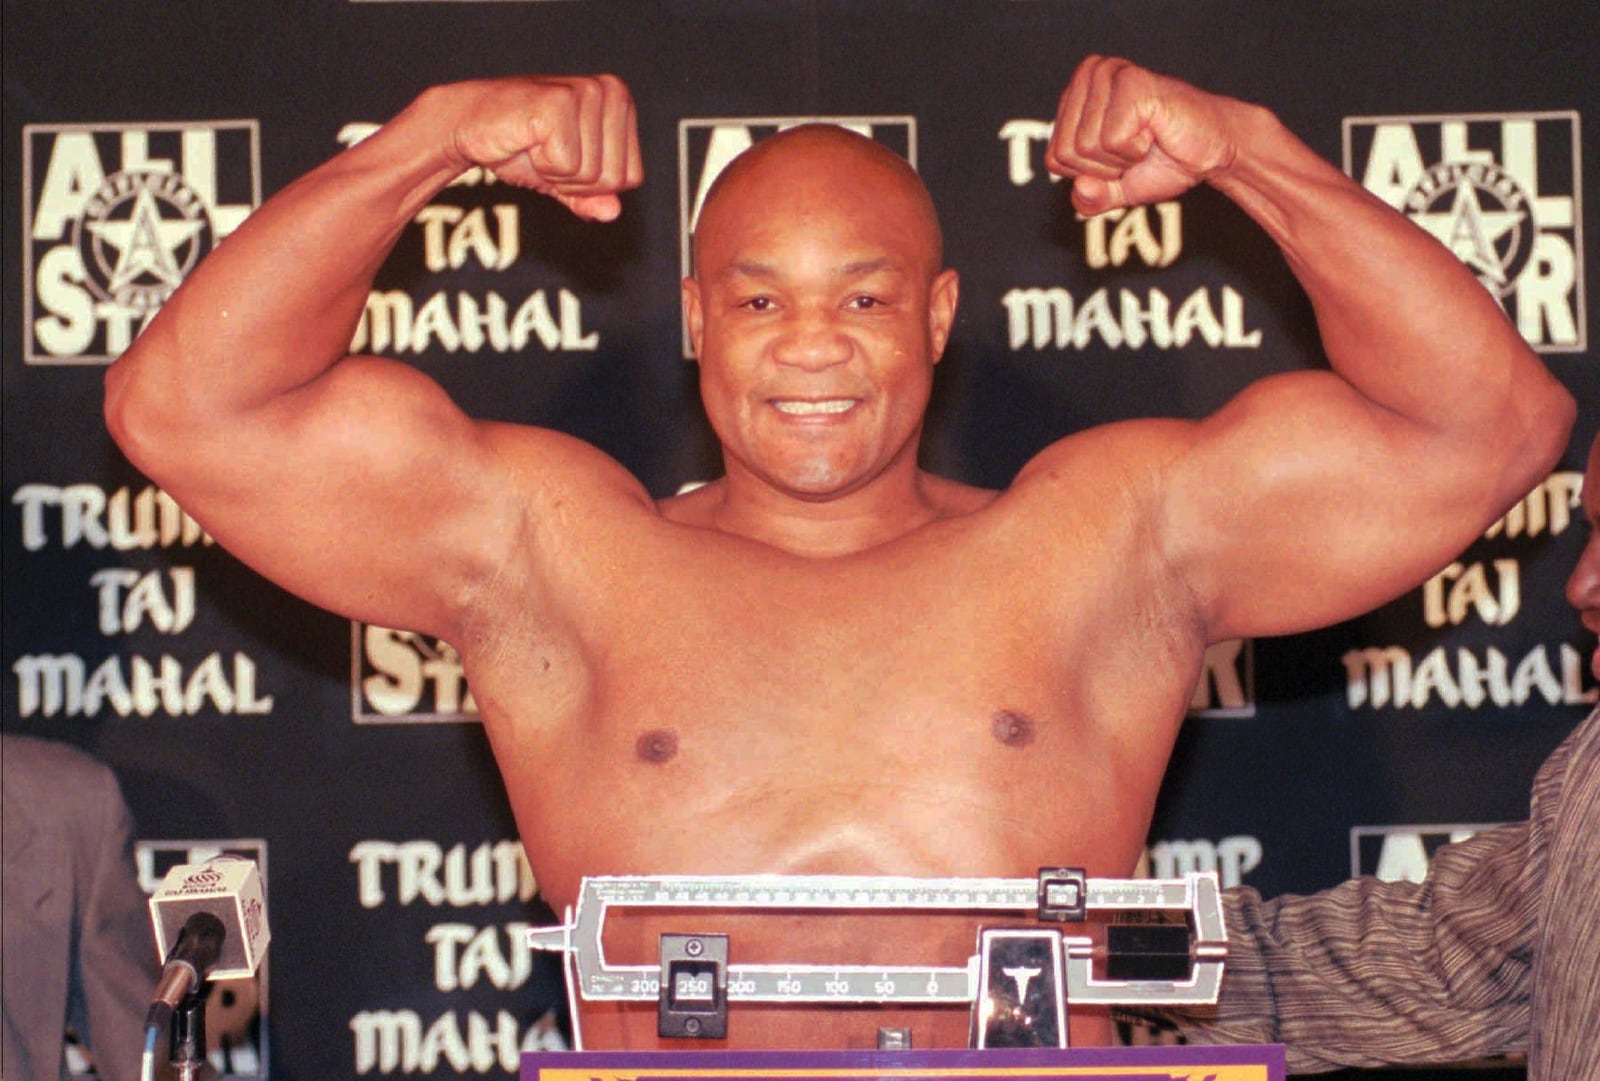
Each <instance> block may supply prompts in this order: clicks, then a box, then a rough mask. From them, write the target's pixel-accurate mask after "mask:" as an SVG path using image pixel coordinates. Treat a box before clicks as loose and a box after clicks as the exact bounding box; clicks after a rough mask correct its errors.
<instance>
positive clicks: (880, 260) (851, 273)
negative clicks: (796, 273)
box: [717, 255, 901, 281]
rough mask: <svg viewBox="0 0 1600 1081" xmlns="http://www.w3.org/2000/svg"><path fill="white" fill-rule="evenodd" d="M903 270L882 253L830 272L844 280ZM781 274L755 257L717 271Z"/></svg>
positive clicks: (766, 277)
mask: <svg viewBox="0 0 1600 1081" xmlns="http://www.w3.org/2000/svg"><path fill="white" fill-rule="evenodd" d="M900 270H901V267H900V263H899V262H898V261H897V260H895V259H894V258H892V257H890V256H887V255H880V256H876V257H874V258H870V259H856V260H852V261H851V262H848V263H841V264H840V265H839V266H836V267H834V268H833V269H832V270H831V271H830V272H829V273H830V275H831V276H832V277H834V278H837V279H840V280H844V279H849V278H861V277H865V276H866V275H868V274H877V273H879V272H880V271H889V272H891V273H894V272H899V271H900ZM778 276H779V271H778V268H777V267H776V266H774V265H773V264H771V263H762V262H757V261H755V260H753V259H735V260H734V261H733V262H731V263H729V264H728V265H727V266H725V267H723V268H722V269H721V270H720V271H718V272H717V277H719V278H741V277H742V278H756V279H759V280H763V281H770V280H771V279H773V278H776V277H778Z"/></svg>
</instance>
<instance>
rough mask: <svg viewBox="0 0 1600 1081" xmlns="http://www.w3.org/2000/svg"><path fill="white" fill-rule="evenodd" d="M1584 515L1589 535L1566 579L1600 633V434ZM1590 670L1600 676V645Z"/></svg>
mask: <svg viewBox="0 0 1600 1081" xmlns="http://www.w3.org/2000/svg"><path fill="white" fill-rule="evenodd" d="M1583 516H1584V518H1585V520H1587V521H1588V523H1589V537H1588V540H1587V541H1586V542H1585V544H1584V546H1583V553H1582V554H1581V555H1579V556H1578V565H1577V566H1576V567H1574V568H1573V569H1572V576H1571V577H1570V578H1568V579H1567V601H1568V603H1570V604H1571V605H1572V607H1574V608H1576V609H1577V610H1578V614H1579V615H1580V616H1582V617H1583V625H1584V626H1585V627H1587V628H1589V630H1591V631H1594V632H1595V633H1596V634H1600V435H1596V436H1595V439H1594V443H1593V444H1592V445H1591V446H1590V447H1589V464H1588V468H1587V469H1585V470H1584V474H1583ZM1589 670H1590V671H1591V672H1593V673H1594V678H1595V679H1600V648H1597V649H1596V650H1595V651H1594V655H1593V656H1592V657H1590V658H1589Z"/></svg>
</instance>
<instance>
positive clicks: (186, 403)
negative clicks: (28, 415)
mask: <svg viewBox="0 0 1600 1081" xmlns="http://www.w3.org/2000/svg"><path fill="white" fill-rule="evenodd" d="M466 92H467V91H466V90H465V89H464V88H463V87H444V88H438V89H435V90H431V91H428V92H426V93H425V94H423V95H422V96H421V97H419V98H418V99H417V101H416V102H414V103H413V104H412V105H411V106H410V107H409V108H407V109H406V110H405V111H404V112H402V113H401V114H400V115H399V116H397V117H396V118H395V119H394V120H392V121H391V122H390V123H389V124H387V125H385V126H384V127H383V128H381V129H380V130H379V131H378V132H377V133H375V134H374V135H372V136H371V137H369V138H368V139H366V140H364V141H363V142H361V143H360V144H358V145H356V146H355V147H352V148H351V149H349V150H347V151H345V152H344V153H342V154H340V155H339V156H337V157H335V158H333V159H332V160H330V161H328V162H327V163H325V164H324V165H322V166H320V167H319V168H317V169H315V170H313V171H312V172H310V173H308V174H306V175H305V176H303V177H301V178H300V179H298V180H296V181H295V182H294V183H292V184H290V185H289V186H288V187H286V188H285V189H283V190H282V191H281V192H280V193H279V194H277V195H276V196H274V197H273V198H272V199H271V200H269V201H268V202H267V203H266V204H265V205H263V206H262V207H261V208H260V209H259V210H257V211H256V212H255V213H253V214H252V215H251V216H250V217H249V218H248V219H247V220H246V221H245V222H244V223H243V225H241V226H240V228H239V229H237V230H236V231H235V232H234V233H233V234H232V235H230V236H229V237H228V238H227V239H226V240H225V241H224V242H223V243H222V244H221V245H219V246H218V247H217V249H216V250H215V251H214V252H213V253H212V254H211V256H210V257H209V258H207V259H206V260H205V262H204V263H202V264H201V266H200V267H199V268H198V269H197V270H196V271H195V273H193V274H192V275H190V277H189V278H188V279H187V280H186V281H185V282H184V284H183V285H182V286H181V287H180V288H179V289H178V291H177V292H176V293H175V294H174V295H173V296H172V297H171V299H169V300H168V301H167V303H166V304H165V305H164V306H163V307H162V310H161V312H160V313H159V314H158V315H157V317H156V319H155V320H154V322H153V323H152V324H151V326H150V327H149V328H148V329H147V330H146V331H145V333H144V334H142V335H141V336H140V337H139V339H138V340H137V341H136V342H135V344H134V347H133V348H132V349H130V350H129V351H128V352H127V353H126V354H124V355H123V357H122V358H121V359H120V360H119V361H118V362H117V364H116V365H114V366H113V368H112V370H111V372H110V375H109V378H108V412H109V413H110V414H111V416H112V418H113V424H114V425H115V422H116V419H117V416H118V413H119V410H120V409H121V408H140V409H143V410H144V411H145V412H146V413H148V412H149V411H151V410H155V409H160V410H169V411H172V413H173V414H174V416H173V418H172V419H174V420H178V421H180V422H181V423H184V424H192V423H196V422H202V421H203V422H208V423H212V422H215V423H226V422H227V420H228V418H230V417H232V416H234V415H236V414H238V413H241V412H245V411H249V410H251V409H255V408H258V407H260V406H262V405H264V404H267V403H269V402H271V401H272V400H274V399H275V398H277V397H279V396H280V395H282V394H284V393H286V392H288V391H291V390H293V389H294V388H297V387H300V386H303V385H305V384H307V383H309V382H311V381H312V380H313V379H315V378H316V377H317V376H319V375H321V374H322V373H323V372H325V371H327V370H328V369H329V368H331V367H332V366H333V365H334V364H336V363H338V362H339V361H340V360H341V359H342V358H343V357H344V355H345V353H346V351H347V350H348V347H349V343H350V340H351V337H352V335H353V333H354V330H355V326H356V323H357V320H358V319H359V318H360V316H361V312H362V310H363V307H364V305H365V302H366V298H367V294H368V292H369V290H370V288H371V284H372V280H373V277H374V276H375V275H376V273H377V271H378V268H379V267H380V266H381V265H382V263H383V261H384V259H385V257H386V256H387V255H388V253H389V251H390V249H391V248H392V247H393V245H394V243H395V241H396V240H397V239H398V238H399V236H400V234H401V232H402V230H403V229H404V228H405V226H406V225H407V223H408V222H410V221H411V219H412V217H413V216H414V215H415V214H416V213H417V212H418V211H419V210H420V209H421V208H422V207H423V206H425V205H426V204H427V202H428V201H429V200H430V199H431V198H432V197H433V196H434V195H435V194H436V193H437V192H438V191H439V190H440V189H441V188H443V187H444V186H445V185H446V184H448V183H449V182H450V181H451V180H452V179H453V178H454V177H455V176H456V175H458V174H459V173H460V172H461V171H462V169H463V167H464V165H463V163H462V162H461V161H459V159H456V158H454V157H453V156H452V155H451V154H450V153H449V138H450V132H451V123H452V117H453V113H454V112H455V111H458V110H459V104H458V103H459V102H460V100H461V98H462V97H463V95H464V94H465V93H466Z"/></svg>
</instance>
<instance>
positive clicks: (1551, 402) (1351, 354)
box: [1208, 102, 1573, 495]
mask: <svg viewBox="0 0 1600 1081" xmlns="http://www.w3.org/2000/svg"><path fill="white" fill-rule="evenodd" d="M1228 110H1229V116H1230V118H1231V120H1232V121H1233V124H1234V125H1235V127H1234V132H1235V147H1236V150H1235V153H1234V155H1233V158H1232V161H1231V162H1230V163H1229V164H1228V165H1227V166H1226V167H1225V168H1223V169H1221V170H1218V171H1217V172H1216V173H1215V174H1213V175H1212V176H1210V177H1209V178H1208V179H1209V180H1210V182H1211V183H1212V184H1213V185H1214V186H1216V187H1217V188H1218V189H1219V190H1220V191H1222V192H1223V193H1224V194H1226V195H1227V196H1229V197H1230V198H1231V199H1233V200H1234V201H1235V202H1236V203H1238V204H1239V206H1240V207H1241V208H1242V209H1244V210H1245V211H1246V213H1248V214H1249V215H1250V216H1251V217H1252V218H1253V219H1254V220H1255V221H1256V222H1258V223H1259V224H1260V225H1261V226H1262V227H1263V228H1264V229H1265V230H1266V231H1267V232H1268V233H1269V234H1270V235H1271V236H1272V237H1273V239H1274V240H1275V241H1276V242H1277V243H1278V245H1279V246H1280V248H1281V249H1282V251H1283V254H1284V257H1285V259H1286V260H1287V262H1288V265H1289V267H1290V269H1291V270H1292V271H1293V273H1294V274H1295V276H1296V278H1297V279H1298V280H1299V281H1300V283H1301V285H1302V286H1303V288H1304V289H1305V291H1306V294H1307V295H1308V297H1309V298H1310V300H1311V303H1312V305H1313V307H1314V309H1315V312H1316V316H1317V323H1318V327H1319V329H1320V331H1321V334H1322V341H1323V345H1324V348H1325V350H1326V353H1327V356H1328V359H1329V362H1330V364H1331V366H1332V368H1333V370H1334V371H1335V372H1336V373H1337V374H1338V375H1340V376H1341V377H1342V378H1343V379H1344V380H1345V381H1346V382H1348V383H1349V384H1350V385H1351V386H1352V387H1353V388H1354V389H1355V390H1356V391H1357V392H1358V393H1359V394H1360V395H1362V396H1363V397H1365V398H1366V399H1368V400H1369V401H1371V402H1372V403H1374V404H1375V405H1377V406H1380V407H1382V409H1383V410H1385V411H1387V413H1388V414H1390V415H1392V416H1393V417H1394V418H1396V419H1398V420H1399V421H1400V422H1402V423H1403V424H1409V425H1415V426H1417V427H1418V428H1419V429H1421V430H1425V431H1426V432H1427V433H1428V434H1429V435H1430V436H1436V437H1437V436H1444V437H1453V438H1459V439H1460V440H1461V441H1462V442H1463V443H1466V444H1471V443H1474V442H1480V441H1481V442H1488V440H1486V439H1485V437H1487V436H1492V437H1493V440H1492V441H1493V443H1494V444H1495V445H1496V446H1501V447H1505V446H1511V447H1515V448H1517V449H1518V450H1523V449H1525V450H1526V454H1525V455H1524V457H1525V458H1527V459H1538V464H1537V465H1535V466H1534V467H1533V472H1535V473H1537V472H1539V471H1540V470H1544V469H1548V468H1549V467H1550V464H1551V463H1552V462H1553V460H1554V458H1555V457H1556V456H1558V455H1559V454H1560V452H1561V450H1562V448H1563V447H1564V445H1565V436H1566V429H1567V427H1568V426H1569V425H1570V423H1571V416H1572V409H1573V406H1572V402H1571V398H1570V396H1569V395H1568V394H1567V393H1566V391H1565V390H1564V389H1563V388H1562V387H1561V386H1560V384H1559V383H1558V382H1557V381H1556V380H1555V379H1554V378H1553V377H1551V376H1550V374H1549V373H1548V372H1547V371H1546V369H1545V368H1544V365H1543V364H1542V363H1540V361H1539V359H1538V358H1537V357H1536V356H1535V355H1534V354H1533V353H1532V351H1531V350H1529V348H1528V347H1527V345H1526V344H1525V343H1524V342H1523V340H1522V338H1521V337H1520V335H1519V334H1518V333H1517V331H1516V329H1515V327H1513V325H1512V324H1511V322H1510V321H1509V320H1508V319H1507V318H1506V317H1505V315H1504V313H1503V312H1502V311H1501V310H1500V308H1499V306H1498V305H1497V304H1496V303H1495V301H1494V299H1493V298H1492V297H1491V295H1490V294H1489V292H1488V290H1486V289H1484V288H1483V287H1482V286H1481V285H1480V284H1479V283H1478V282H1477V280H1476V279H1475V278H1474V277H1473V276H1472V274H1471V273H1469V272H1468V270H1467V268H1466V267H1465V266H1464V265H1463V264H1462V263H1461V262H1460V260H1458V259H1457V258H1456V257H1455V255H1454V254H1452V253H1451V252H1450V251H1449V250H1448V249H1447V248H1446V247H1445V246H1444V245H1443V244H1441V243H1439V242H1438V241H1437V240H1436V239H1434V238H1433V237H1432V236H1430V235H1428V234H1427V233H1426V232H1424V231H1423V230H1422V229H1420V228H1419V227H1417V226H1416V225H1415V224H1413V223H1412V222H1410V221H1408V220H1407V219H1406V218H1404V217H1403V216H1402V215H1400V214H1399V213H1397V212H1396V211H1394V210H1393V209H1392V208H1390V207H1389V206H1387V205H1385V204H1384V203H1383V202H1382V201H1380V200H1379V199H1378V198H1377V197H1375V196H1373V195H1372V194H1371V193H1369V192H1367V191H1366V190H1364V189H1363V188H1362V187H1361V186H1360V185H1358V184H1357V183H1355V182H1354V181H1353V180H1351V179H1350V178H1348V177H1346V176H1345V175H1344V174H1343V173H1341V172H1339V171H1338V170H1337V169H1335V168H1334V167H1333V166H1332V165H1330V164H1329V163H1327V162H1326V161H1324V160H1322V159H1321V158H1320V157H1319V156H1317V155H1316V154H1314V153H1313V152H1312V151H1311V150H1310V149H1309V148H1307V147H1306V146H1304V145H1303V144H1302V143H1301V142H1300V141H1299V140H1298V139H1297V138H1295V137H1294V136H1293V135H1292V134H1290V133H1289V132H1288V131H1287V130H1286V129H1285V128H1284V127H1283V126H1282V125H1281V124H1280V123H1279V122H1278V120H1277V119H1276V118H1275V117H1274V116H1273V115H1272V114H1271V113H1270V112H1268V111H1267V110H1265V109H1261V108H1258V107H1255V106H1249V105H1244V104H1242V103H1238V102H1229V103H1228ZM1524 441H1526V446H1525V448H1524V446H1523V443H1524ZM1535 479H1537V478H1535ZM1517 494H1518V495H1520V494H1521V492H1518V493H1517Z"/></svg>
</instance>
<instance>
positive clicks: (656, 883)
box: [527, 874, 1227, 1004]
mask: <svg viewBox="0 0 1600 1081" xmlns="http://www.w3.org/2000/svg"><path fill="white" fill-rule="evenodd" d="M1039 889H1040V884H1039V882H1038V881H1036V880H1034V879H1015V878H906V877H895V876H855V875H799V876H793V875H735V876H725V877H706V876H674V875H663V876H623V877H601V878H586V879H584V882H583V887H582V891H581V892H580V895H579V899H578V906H577V910H576V913H573V912H572V911H570V910H569V912H568V914H567V922H566V923H564V924H562V925H560V926H557V927H545V928H535V929H533V930H530V931H529V932H528V939H527V940H528V944H529V945H530V946H531V947H533V948H534V949H542V950H555V951H559V952H563V953H566V954H568V955H570V958H571V960H572V962H573V965H574V967H575V968H576V973H575V975H576V979H575V981H574V986H576V987H577V988H578V990H579V992H580V993H581V994H582V996H583V997H584V998H585V999H590V1000H608V1001H630V1000H631V1001H649V1000H657V999H659V997H660V994H661V970H660V967H659V966H656V965H612V964H608V963H607V962H606V961H605V955H604V952H603V951H602V949H601V946H600V941H601V933H602V931H603V929H604V925H605V920H606V915H607V913H608V911H609V910H610V909H612V908H722V909H740V910H752V909H754V910H760V909H771V910H780V909H781V910H787V911H806V910H811V911H850V910H858V911H866V910H880V911H881V910H885V909H889V910H894V909H898V910H907V911H945V912H950V911H964V912H1010V913H1032V914H1037V913H1038V911H1039ZM1084 892H1085V898H1086V907H1087V910H1088V911H1097V910H1098V911H1123V910H1143V911H1150V910H1168V911H1173V912H1184V913H1186V914H1187V915H1188V916H1189V918H1190V921H1191V923H1192V925H1193V927H1194V929H1195V931H1196V936H1195V941H1194V962H1195V963H1194V976H1193V978H1192V979H1190V980H1188V981H1179V982H1173V981H1114V982H1101V981H1097V980H1095V979H1094V977H1093V975H1092V973H1091V968H1090V956H1091V954H1092V951H1093V948H1094V944H1093V942H1092V941H1091V940H1090V939H1087V938H1080V937H1073V936H1062V943H1063V946H1064V947H1065V952H1066V954H1067V966H1066V967H1067V972H1066V977H1067V983H1068V985H1069V993H1070V995H1071V997H1072V998H1073V999H1075V1000H1076V1001H1080V1002H1127V1003H1132V1002H1147V1003H1155V1004H1163V1003H1172V1004H1177V1003H1192V1002H1214V1001H1216V993H1217V988H1218V987H1219V986H1220V982H1221V970H1222V960H1223V958H1224V957H1225V956H1226V953H1227V945H1226V934H1225V932H1224V930H1223V923H1222V909H1221V900H1220V894H1219V888H1218V885H1217V881H1216V876H1215V875H1214V874H1191V875H1188V876H1185V877H1184V878H1181V879H1094V878H1091V879H1088V880H1087V881H1086V883H1085V891H1084ZM976 961H977V958H976V957H974V958H971V959H970V960H969V962H968V964H967V965H966V966H965V967H949V966H916V965H909V966H891V967H883V966H868V965H850V964H837V963H836V964H827V965H813V964H792V965H785V964H760V965H739V964H729V965H728V966H727V972H726V977H727V997H728V1001H729V1002H767V1003H773V1002H805V1003H827V1002H834V1003H866V1002H895V1003H907V1004H910V1003H963V1004H970V1003H971V1002H972V999H973V993H974V988H975V986H976V984H975V981H976V979H977V974H976Z"/></svg>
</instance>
